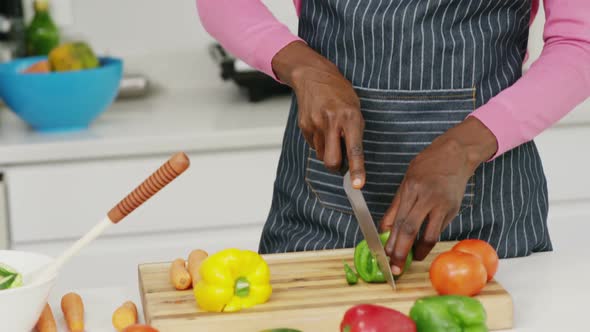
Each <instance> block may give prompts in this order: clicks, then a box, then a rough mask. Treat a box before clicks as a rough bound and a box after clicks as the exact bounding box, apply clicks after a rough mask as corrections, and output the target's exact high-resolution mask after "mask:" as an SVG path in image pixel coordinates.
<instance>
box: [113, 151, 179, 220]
mask: <svg viewBox="0 0 590 332" xmlns="http://www.w3.org/2000/svg"><path fill="white" fill-rule="evenodd" d="M189 165H190V161H189V159H188V157H187V155H186V154H184V153H183V152H179V153H177V154H175V155H174V156H172V157H171V158H170V159H169V160H168V161H167V162H166V163H164V165H162V166H161V167H160V168H159V169H158V170H157V171H155V172H154V173H153V174H152V175H151V176H150V177H149V178H147V179H145V181H143V182H142V183H141V184H140V185H139V186H137V188H135V190H133V191H132V192H131V193H130V194H129V195H127V196H126V197H125V198H123V199H122V200H121V201H120V202H119V204H117V205H115V207H113V208H112V209H111V211H109V213H108V217H109V219H110V220H111V222H112V223H113V224H116V223H118V222H119V221H121V220H122V219H123V218H125V217H126V216H127V215H128V214H130V213H131V212H133V210H135V209H137V208H138V207H139V206H140V205H141V204H143V203H145V201H147V200H148V199H150V198H151V197H152V196H153V195H154V194H155V193H157V192H158V191H160V189H162V188H164V187H165V186H166V185H168V184H169V183H170V182H172V181H173V180H174V179H176V178H177V177H178V176H179V175H180V174H182V173H183V172H184V171H185V170H186V169H187V168H188V167H189Z"/></svg>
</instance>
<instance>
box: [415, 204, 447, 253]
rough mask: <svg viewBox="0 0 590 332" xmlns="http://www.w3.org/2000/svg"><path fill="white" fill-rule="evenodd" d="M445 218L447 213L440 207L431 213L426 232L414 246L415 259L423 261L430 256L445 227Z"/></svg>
mask: <svg viewBox="0 0 590 332" xmlns="http://www.w3.org/2000/svg"><path fill="white" fill-rule="evenodd" d="M445 218H446V215H445V214H444V213H441V212H440V211H439V209H435V210H433V211H432V212H431V213H430V215H429V217H428V224H427V225H426V228H425V229H424V234H422V236H421V237H420V239H418V241H416V245H415V246H414V259H415V260H417V261H421V260H423V259H424V258H426V256H428V254H429V253H430V251H431V250H432V248H433V247H434V245H435V244H436V242H438V238H439V236H440V233H441V232H442V230H443V227H444V226H443V222H444V220H445Z"/></svg>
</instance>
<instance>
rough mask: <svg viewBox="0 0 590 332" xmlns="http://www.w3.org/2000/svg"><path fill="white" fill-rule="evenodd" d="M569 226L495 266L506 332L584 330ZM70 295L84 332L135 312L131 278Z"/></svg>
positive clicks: (55, 299) (580, 236)
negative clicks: (507, 305) (506, 309)
mask: <svg viewBox="0 0 590 332" xmlns="http://www.w3.org/2000/svg"><path fill="white" fill-rule="evenodd" d="M569 223H571V224H570V225H568V226H569V227H553V229H554V231H552V233H551V236H552V238H553V242H554V247H555V251H553V252H550V253H539V254H534V255H532V256H530V257H525V258H517V259H509V260H502V261H501V263H500V268H499V271H498V274H497V279H498V281H499V282H500V283H501V284H503V285H504V287H505V288H506V289H507V290H508V291H509V292H510V294H512V296H513V300H514V308H515V309H514V317H515V322H514V323H515V326H514V329H513V330H511V331H515V332H524V331H527V332H528V331H535V332H555V331H582V328H583V327H585V326H587V324H588V321H587V316H588V314H587V303H586V300H587V297H588V296H590V285H589V284H588V282H587V278H588V275H590V260H588V259H587V258H586V257H585V255H584V254H587V253H588V252H590V244H589V243H588V241H587V239H586V234H588V232H589V231H590V223H588V222H587V221H586V220H577V221H569V222H568V224H569ZM113 256H114V255H113ZM113 256H111V257H113ZM105 259H106V258H105ZM109 259H112V258H109ZM106 273H108V272H106ZM113 273H116V271H113ZM68 291H71V289H55V290H54V291H53V293H52V295H51V299H50V303H51V305H52V308H53V309H54V314H55V315H56V319H58V321H59V324H61V326H62V329H63V328H64V325H63V319H62V318H61V316H62V315H61V313H60V311H59V298H60V296H61V295H62V294H64V293H65V292H68ZM74 291H77V292H78V293H79V294H80V295H81V296H82V298H83V299H84V304H85V307H86V317H87V319H86V323H87V331H88V332H102V331H105V332H106V331H109V332H110V331H113V329H112V327H111V314H112V312H113V311H114V310H115V308H116V307H117V306H119V305H120V304H121V303H123V302H124V301H127V300H133V301H134V302H135V303H136V304H137V305H138V309H139V310H140V311H141V301H140V300H139V293H138V286H137V279H136V276H131V275H130V276H125V277H122V279H121V282H120V287H109V288H92V289H75V290H74ZM64 331H65V329H64ZM310 332H313V331H310Z"/></svg>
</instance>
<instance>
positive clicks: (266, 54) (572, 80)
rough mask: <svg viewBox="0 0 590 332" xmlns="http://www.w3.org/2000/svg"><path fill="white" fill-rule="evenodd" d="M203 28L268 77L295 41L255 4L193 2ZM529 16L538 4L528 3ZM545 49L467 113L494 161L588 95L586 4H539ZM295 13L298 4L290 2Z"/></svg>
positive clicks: (589, 18) (587, 0) (589, 20)
mask: <svg viewBox="0 0 590 332" xmlns="http://www.w3.org/2000/svg"><path fill="white" fill-rule="evenodd" d="M196 1H197V7H198V11H199V14H200V17H201V21H202V23H203V26H204V27H205V29H206V30H207V31H208V32H209V33H210V34H211V35H212V36H214V37H215V38H216V39H217V40H218V41H219V42H220V43H221V44H222V45H223V46H224V47H225V48H227V49H228V50H229V51H230V52H231V53H232V54H234V55H235V56H237V57H239V58H241V59H242V60H244V61H245V62H246V63H248V64H249V65H251V66H253V67H254V68H256V69H258V70H260V71H262V72H264V73H266V74H268V75H270V76H272V77H274V78H275V79H276V77H275V74H274V72H273V70H272V66H271V61H272V58H273V57H274V56H275V54H277V52H278V51H280V50H281V49H282V48H283V47H285V46H286V45H287V44H289V43H291V42H293V41H296V40H300V39H299V38H298V37H297V36H295V35H294V34H292V33H291V32H290V31H289V29H288V28H287V27H286V26H285V25H284V24H282V23H280V22H279V21H278V20H277V19H276V18H275V17H274V16H273V15H272V13H271V12H270V11H269V10H268V9H267V8H266V7H265V5H264V4H263V3H262V2H261V0H196ZM533 1H534V2H533V13H532V15H533V17H534V16H535V15H536V13H537V9H538V7H539V0H533ZM543 1H544V6H545V15H546V23H545V30H544V33H543V39H544V41H545V46H544V48H543V51H542V53H541V56H540V57H539V59H538V60H537V61H536V62H535V63H534V64H533V65H532V66H531V67H530V69H529V70H528V71H527V72H526V73H525V74H524V75H523V76H522V77H521V78H520V79H519V80H518V81H517V82H516V83H514V84H513V85H512V86H510V87H509V88H507V89H505V90H504V91H502V92H501V93H499V94H498V95H496V96H495V97H494V98H492V99H490V100H489V101H488V102H487V103H486V104H485V105H483V106H481V107H479V108H478V109H477V110H475V111H474V112H473V113H472V116H474V117H476V118H478V119H479V120H480V121H481V122H482V123H483V124H484V125H485V126H486V127H487V128H489V129H490V130H491V132H492V133H493V134H494V135H495V136H496V139H497V141H498V150H497V152H496V155H495V156H494V157H493V158H495V157H497V156H499V155H501V154H503V153H504V152H506V151H508V150H510V149H512V148H514V147H516V146H518V145H520V144H522V143H525V142H528V141H530V140H532V139H533V138H534V137H535V136H537V135H538V134H539V133H541V132H542V131H543V130H545V129H547V128H549V127H550V126H551V125H553V124H554V123H556V122H557V121H558V120H559V119H561V118H562V117H564V116H565V115H566V114H567V113H568V112H570V111H571V110H572V109H574V108H575V107H576V106H577V105H578V104H580V103H581V102H583V101H584V100H585V99H586V98H588V97H589V96H590V0H543ZM293 2H294V4H295V8H296V9H297V12H298V13H299V8H300V4H301V0H293Z"/></svg>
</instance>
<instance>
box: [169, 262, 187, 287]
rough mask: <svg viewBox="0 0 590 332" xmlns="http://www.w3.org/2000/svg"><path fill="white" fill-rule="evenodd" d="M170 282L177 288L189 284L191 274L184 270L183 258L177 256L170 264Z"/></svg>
mask: <svg viewBox="0 0 590 332" xmlns="http://www.w3.org/2000/svg"><path fill="white" fill-rule="evenodd" d="M170 282H171V283H172V285H173V286H174V288H176V289H177V290H184V289H188V288H189V287H190V286H191V275H190V274H189V273H188V271H187V270H186V266H185V261H184V259H182V258H177V259H175V260H174V261H173V262H172V264H171V265H170Z"/></svg>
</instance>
